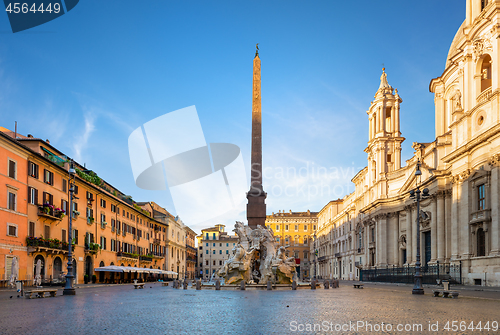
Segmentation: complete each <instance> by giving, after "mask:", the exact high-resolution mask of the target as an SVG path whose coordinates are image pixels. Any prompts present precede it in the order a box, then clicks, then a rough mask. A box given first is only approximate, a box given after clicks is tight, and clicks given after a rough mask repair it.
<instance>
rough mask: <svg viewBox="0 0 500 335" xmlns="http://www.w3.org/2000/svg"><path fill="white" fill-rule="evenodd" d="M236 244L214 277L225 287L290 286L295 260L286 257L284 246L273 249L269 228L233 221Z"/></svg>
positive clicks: (273, 240)
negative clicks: (228, 285) (218, 278)
mask: <svg viewBox="0 0 500 335" xmlns="http://www.w3.org/2000/svg"><path fill="white" fill-rule="evenodd" d="M233 231H234V232H235V233H236V234H237V235H238V240H239V241H238V244H236V245H235V246H234V248H233V250H232V253H233V254H232V256H231V258H229V259H228V260H227V261H225V263H224V265H223V266H222V267H221V268H220V269H219V271H218V272H217V275H218V276H219V277H222V278H224V282H225V284H239V283H241V282H242V281H244V282H245V284H257V283H258V284H266V283H267V282H268V281H270V282H271V283H273V284H291V283H292V281H293V278H294V276H295V258H294V257H288V258H287V257H286V255H285V247H283V246H281V247H279V248H277V246H276V241H275V239H274V233H273V231H272V230H271V229H267V228H265V227H262V226H260V225H259V226H257V228H256V229H252V228H250V227H249V226H246V225H244V224H243V223H242V222H239V221H236V225H235V229H234V230H233Z"/></svg>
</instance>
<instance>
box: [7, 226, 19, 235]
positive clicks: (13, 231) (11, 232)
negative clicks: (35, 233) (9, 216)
mask: <svg viewBox="0 0 500 335" xmlns="http://www.w3.org/2000/svg"><path fill="white" fill-rule="evenodd" d="M7 236H14V237H17V225H15V224H13V223H7Z"/></svg>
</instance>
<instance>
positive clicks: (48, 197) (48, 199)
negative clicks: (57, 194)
mask: <svg viewBox="0 0 500 335" xmlns="http://www.w3.org/2000/svg"><path fill="white" fill-rule="evenodd" d="M42 200H43V203H44V204H50V205H53V204H54V196H53V195H52V194H50V193H47V192H43V199H42Z"/></svg>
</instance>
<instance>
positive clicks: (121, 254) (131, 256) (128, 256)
mask: <svg viewBox="0 0 500 335" xmlns="http://www.w3.org/2000/svg"><path fill="white" fill-rule="evenodd" d="M116 257H118V258H121V259H130V260H133V261H135V260H137V259H138V258H139V255H137V254H131V253H129V252H122V251H119V252H117V253H116Z"/></svg>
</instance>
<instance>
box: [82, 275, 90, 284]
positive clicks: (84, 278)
mask: <svg viewBox="0 0 500 335" xmlns="http://www.w3.org/2000/svg"><path fill="white" fill-rule="evenodd" d="M83 282H84V283H85V284H88V283H89V275H85V276H83Z"/></svg>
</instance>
